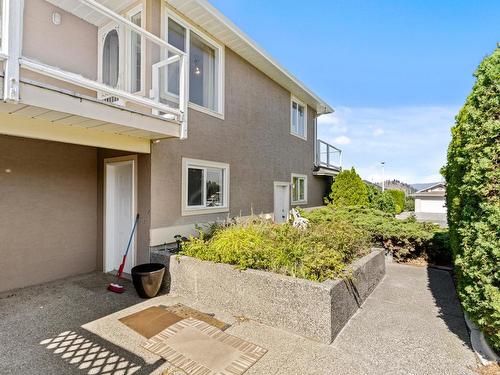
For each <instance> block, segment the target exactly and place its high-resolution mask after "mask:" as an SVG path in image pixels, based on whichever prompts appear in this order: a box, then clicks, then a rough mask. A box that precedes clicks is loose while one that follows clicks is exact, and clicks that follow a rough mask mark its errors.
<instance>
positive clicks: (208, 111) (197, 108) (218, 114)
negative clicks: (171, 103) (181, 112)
mask: <svg viewBox="0 0 500 375" xmlns="http://www.w3.org/2000/svg"><path fill="white" fill-rule="evenodd" d="M189 108H191V109H194V110H195V111H198V112H202V113H205V114H207V115H210V116H212V117H216V118H218V119H221V120H224V113H221V112H217V111H214V110H211V109H208V108H205V107H203V106H201V105H199V104H195V103H192V102H189Z"/></svg>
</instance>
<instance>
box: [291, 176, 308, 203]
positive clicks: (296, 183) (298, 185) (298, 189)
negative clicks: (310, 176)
mask: <svg viewBox="0 0 500 375" xmlns="http://www.w3.org/2000/svg"><path fill="white" fill-rule="evenodd" d="M292 203H293V204H299V203H302V204H305V203H307V176H306V175H302V174H295V173H294V174H292Z"/></svg>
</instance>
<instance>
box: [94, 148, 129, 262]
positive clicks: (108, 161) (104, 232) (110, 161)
mask: <svg viewBox="0 0 500 375" xmlns="http://www.w3.org/2000/svg"><path fill="white" fill-rule="evenodd" d="M124 161H132V180H133V187H132V190H133V192H132V194H133V201H134V210H133V211H134V212H133V215H132V216H133V217H132V222H134V221H135V216H136V215H137V155H127V156H119V157H115V158H106V159H104V174H103V203H102V207H103V208H102V212H103V215H102V250H103V251H102V268H103V271H104V272H108V264H107V259H106V258H107V257H106V255H107V251H108V249H107V246H106V235H107V228H106V222H107V220H106V215H107V212H106V203H107V200H106V197H107V184H108V178H107V169H108V164H115V163H121V162H124ZM131 229H132V228H130V230H131ZM137 231H138V228H136V233H135V235H134V238H133V244H134V249H133V252H132V256H131V257H127V258H128V260H129V261H130V260H132V261H134V262H135V261H136V259H137ZM124 250H125V249H124Z"/></svg>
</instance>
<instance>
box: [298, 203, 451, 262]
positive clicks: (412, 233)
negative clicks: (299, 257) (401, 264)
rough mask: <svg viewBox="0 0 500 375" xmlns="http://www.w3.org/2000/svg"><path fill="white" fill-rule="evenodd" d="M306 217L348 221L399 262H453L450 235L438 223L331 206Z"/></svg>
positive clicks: (319, 220)
mask: <svg viewBox="0 0 500 375" xmlns="http://www.w3.org/2000/svg"><path fill="white" fill-rule="evenodd" d="M303 216H304V217H306V218H307V219H309V220H310V221H311V222H312V223H315V224H320V223H336V222H337V221H348V222H350V223H351V224H353V225H354V226H355V227H356V228H359V229H362V230H364V231H367V232H368V233H370V235H371V239H372V241H373V242H374V243H375V244H378V245H380V246H383V247H384V248H386V249H388V250H390V251H391V252H393V254H394V257H395V258H396V260H400V261H406V260H409V259H414V258H419V257H422V258H424V259H426V260H427V261H429V262H431V263H438V264H449V262H450V261H451V256H450V255H451V254H450V250H449V247H448V243H447V241H446V237H447V232H446V230H444V229H441V228H440V227H439V226H437V225H435V224H429V223H417V222H416V221H415V219H414V218H409V219H407V220H398V219H396V218H395V217H394V216H393V215H391V214H387V213H384V212H382V211H380V210H375V209H371V208H362V207H340V208H339V207H334V206H331V205H330V206H327V207H323V208H320V209H317V210H313V211H311V212H304V214H303Z"/></svg>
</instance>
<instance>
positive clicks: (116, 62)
mask: <svg viewBox="0 0 500 375" xmlns="http://www.w3.org/2000/svg"><path fill="white" fill-rule="evenodd" d="M101 74H102V83H104V84H105V85H108V86H111V87H117V86H118V78H119V76H120V38H119V36H118V30H117V29H111V30H110V31H109V32H108V33H106V34H105V36H104V43H103V47H102V73H101Z"/></svg>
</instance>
